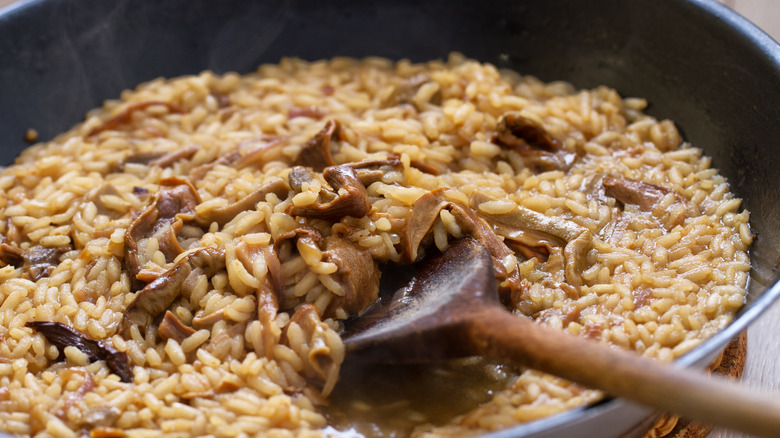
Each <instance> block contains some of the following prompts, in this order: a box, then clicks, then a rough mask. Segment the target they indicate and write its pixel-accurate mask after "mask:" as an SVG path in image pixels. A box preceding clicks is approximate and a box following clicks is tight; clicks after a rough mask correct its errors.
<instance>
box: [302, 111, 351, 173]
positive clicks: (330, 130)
mask: <svg viewBox="0 0 780 438" xmlns="http://www.w3.org/2000/svg"><path fill="white" fill-rule="evenodd" d="M340 129H341V126H340V125H339V122H338V121H336V120H328V122H327V123H325V126H324V127H323V128H322V129H321V130H320V132H318V133H317V134H315V135H314V137H312V138H311V139H310V140H309V141H307V142H306V144H304V145H303V147H302V148H301V152H300V154H298V157H297V158H296V159H295V162H294V163H293V164H295V165H299V166H306V167H311V168H312V169H314V170H315V171H317V172H321V171H322V170H323V169H325V168H326V167H328V166H335V165H336V164H337V163H336V162H335V161H333V156H332V155H331V153H330V144H331V142H332V141H333V140H334V139H338V138H339V136H340V135H341V131H340Z"/></svg>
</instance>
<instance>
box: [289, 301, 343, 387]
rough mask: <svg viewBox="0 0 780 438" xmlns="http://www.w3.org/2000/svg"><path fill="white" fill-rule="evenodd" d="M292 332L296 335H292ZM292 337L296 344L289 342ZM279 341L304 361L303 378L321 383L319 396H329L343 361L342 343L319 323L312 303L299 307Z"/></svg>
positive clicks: (317, 314) (320, 320)
mask: <svg viewBox="0 0 780 438" xmlns="http://www.w3.org/2000/svg"><path fill="white" fill-rule="evenodd" d="M291 332H295V333H294V335H293V333H291ZM291 337H294V338H295V339H296V340H298V342H291V340H290V338H291ZM280 342H281V343H283V344H285V345H288V346H289V347H290V348H292V349H293V350H294V351H295V352H296V353H298V356H299V357H301V358H302V359H303V362H304V370H303V373H304V375H305V377H307V378H310V379H317V380H319V381H321V382H322V385H323V386H322V395H323V396H327V395H328V394H330V392H331V391H332V390H333V387H334V386H335V384H336V381H337V380H338V375H339V370H340V368H341V363H342V362H343V361H344V344H343V343H342V342H341V338H340V337H339V336H338V335H336V333H335V332H333V331H332V330H331V329H330V328H329V327H328V325H327V324H325V323H323V322H322V319H321V317H320V313H319V311H318V310H317V308H316V307H315V306H313V305H311V304H303V305H302V306H300V307H299V308H298V309H297V310H296V311H295V313H294V314H293V316H292V317H291V318H290V322H289V323H288V324H287V326H286V327H285V330H284V332H283V333H282V337H281V340H280Z"/></svg>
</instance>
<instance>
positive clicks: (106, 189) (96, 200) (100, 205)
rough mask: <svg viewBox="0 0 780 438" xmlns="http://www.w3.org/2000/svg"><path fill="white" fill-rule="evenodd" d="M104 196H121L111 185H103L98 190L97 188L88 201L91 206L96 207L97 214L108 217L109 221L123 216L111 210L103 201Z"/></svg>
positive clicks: (119, 212) (121, 213) (122, 213)
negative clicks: (90, 202)
mask: <svg viewBox="0 0 780 438" xmlns="http://www.w3.org/2000/svg"><path fill="white" fill-rule="evenodd" d="M105 196H116V197H119V198H121V197H122V194H121V193H120V192H119V190H117V188H116V187H114V185H113V184H111V183H104V184H103V185H101V186H100V188H98V189H97V191H95V192H94V193H93V194H92V196H90V200H91V201H92V203H93V204H95V207H97V212H98V214H101V215H104V216H108V217H109V218H111V219H118V218H119V217H121V216H122V215H124V212H121V211H116V210H114V209H113V208H111V206H110V205H109V204H106V202H105V201H104V199H105V198H104V197H105Z"/></svg>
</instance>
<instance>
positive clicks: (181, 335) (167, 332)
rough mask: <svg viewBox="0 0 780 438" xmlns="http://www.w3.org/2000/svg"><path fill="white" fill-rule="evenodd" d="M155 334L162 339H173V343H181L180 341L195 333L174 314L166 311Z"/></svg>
mask: <svg viewBox="0 0 780 438" xmlns="http://www.w3.org/2000/svg"><path fill="white" fill-rule="evenodd" d="M157 333H159V334H160V336H162V338H163V339H173V340H174V341H176V342H178V343H181V341H183V340H185V339H187V338H188V337H190V335H192V334H193V333H195V330H193V329H192V327H187V325H186V324H184V322H183V321H182V320H181V319H180V318H179V317H178V316H176V314H174V313H173V312H171V311H170V310H166V311H165V316H163V320H162V322H160V326H159V327H158V328H157Z"/></svg>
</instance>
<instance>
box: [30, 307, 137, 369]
mask: <svg viewBox="0 0 780 438" xmlns="http://www.w3.org/2000/svg"><path fill="white" fill-rule="evenodd" d="M25 325H26V326H27V327H30V328H32V329H33V330H35V331H37V332H38V333H40V334H42V335H43V337H44V338H46V340H47V341H49V342H50V343H51V344H53V345H54V346H56V347H57V350H59V355H58V356H57V357H58V358H61V357H64V353H63V352H64V350H65V347H76V348H78V349H79V350H80V351H81V352H82V353H84V354H85V355H87V357H88V358H89V360H90V361H91V362H95V361H98V360H104V361H106V366H108V369H110V370H111V371H112V372H113V373H114V374H116V375H117V376H119V378H120V379H121V380H122V381H123V382H132V381H133V373H132V372H131V371H130V360H129V359H128V358H127V354H125V353H123V352H121V351H117V350H116V349H115V348H114V347H112V346H110V345H108V344H106V343H105V342H103V341H100V340H96V339H91V338H89V337H88V336H87V335H85V334H83V333H81V332H79V331H78V330H76V329H74V328H73V327H70V326H68V325H66V324H63V323H60V322H51V321H28V322H27V324H25Z"/></svg>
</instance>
